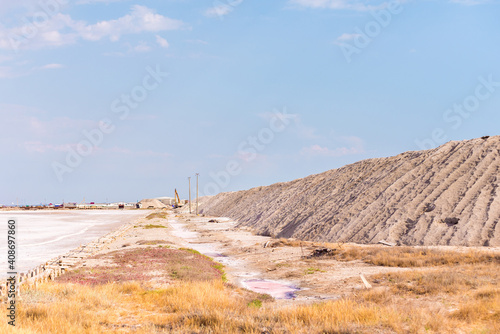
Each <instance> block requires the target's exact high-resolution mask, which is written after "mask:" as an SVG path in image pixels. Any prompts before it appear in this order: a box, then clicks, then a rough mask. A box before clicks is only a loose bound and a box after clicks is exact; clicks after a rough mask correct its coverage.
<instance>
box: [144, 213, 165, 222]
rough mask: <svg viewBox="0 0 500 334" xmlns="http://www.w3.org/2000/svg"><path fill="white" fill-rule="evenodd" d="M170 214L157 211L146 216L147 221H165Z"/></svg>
mask: <svg viewBox="0 0 500 334" xmlns="http://www.w3.org/2000/svg"><path fill="white" fill-rule="evenodd" d="M167 215H168V213H167V212H165V211H156V212H153V213H152V214H150V215H148V216H146V219H148V220H151V219H156V218H158V219H165V218H167Z"/></svg>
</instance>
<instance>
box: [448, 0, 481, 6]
mask: <svg viewBox="0 0 500 334" xmlns="http://www.w3.org/2000/svg"><path fill="white" fill-rule="evenodd" d="M450 2H451V3H458V4H460V5H465V6H475V5H482V4H485V3H489V2H491V0H450Z"/></svg>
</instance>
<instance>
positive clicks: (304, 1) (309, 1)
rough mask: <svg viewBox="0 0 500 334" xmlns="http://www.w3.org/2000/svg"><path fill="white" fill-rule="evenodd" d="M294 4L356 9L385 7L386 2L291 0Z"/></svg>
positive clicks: (308, 6)
mask: <svg viewBox="0 0 500 334" xmlns="http://www.w3.org/2000/svg"><path fill="white" fill-rule="evenodd" d="M290 2H291V3H292V4H294V5H298V6H301V7H307V8H328V9H336V10H341V9H348V10H356V11H366V10H373V9H377V8H381V7H385V5H386V3H385V2H383V3H381V4H379V5H377V6H373V5H368V4H367V3H366V1H356V0H355V1H353V0H290Z"/></svg>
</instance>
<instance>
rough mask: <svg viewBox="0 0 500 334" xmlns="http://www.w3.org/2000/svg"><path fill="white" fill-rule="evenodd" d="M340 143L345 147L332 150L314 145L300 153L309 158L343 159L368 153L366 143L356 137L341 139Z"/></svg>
mask: <svg viewBox="0 0 500 334" xmlns="http://www.w3.org/2000/svg"><path fill="white" fill-rule="evenodd" d="M338 141H339V142H343V146H340V147H334V148H330V147H328V146H321V145H319V144H314V145H311V146H309V147H305V148H303V149H302V150H301V151H300V154H301V155H302V156H307V157H331V158H337V157H343V156H348V155H357V154H363V153H366V150H365V148H364V142H363V140H362V139H361V138H359V137H355V136H349V137H340V138H338Z"/></svg>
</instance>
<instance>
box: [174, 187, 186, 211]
mask: <svg viewBox="0 0 500 334" xmlns="http://www.w3.org/2000/svg"><path fill="white" fill-rule="evenodd" d="M183 206H184V204H183V203H182V202H181V198H180V197H179V193H178V192H177V189H175V204H174V209H177V208H181V207H183Z"/></svg>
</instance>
